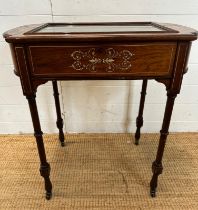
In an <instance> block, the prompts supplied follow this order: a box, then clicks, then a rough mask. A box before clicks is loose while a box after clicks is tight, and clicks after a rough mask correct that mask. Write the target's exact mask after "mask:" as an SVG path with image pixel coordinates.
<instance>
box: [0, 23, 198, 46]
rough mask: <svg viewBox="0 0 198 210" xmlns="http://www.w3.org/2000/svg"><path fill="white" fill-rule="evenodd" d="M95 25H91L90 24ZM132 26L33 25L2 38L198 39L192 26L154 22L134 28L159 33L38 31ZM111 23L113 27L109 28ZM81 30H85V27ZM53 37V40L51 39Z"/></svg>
mask: <svg viewBox="0 0 198 210" xmlns="http://www.w3.org/2000/svg"><path fill="white" fill-rule="evenodd" d="M91 24H92V25H91ZM94 24H95V26H103V27H105V26H121V27H124V26H131V25H130V24H133V22H126V23H124V22H113V23H103V22H102V23H98V22H97V23H45V24H31V25H25V26H21V27H17V28H14V29H12V30H9V31H6V32H5V33H4V34H3V36H4V38H5V40H6V41H7V42H12V43H14V42H15V43H20V42H23V43H24V42H28V41H31V42H34V41H35V42H38V41H44V42H47V41H53V40H54V41H57V40H58V41H60V42H61V41H72V40H73V41H75V42H77V41H79V42H80V41H87V42H89V41H97V42H98V41H105V40H107V41H109V39H112V38H113V39H114V41H119V40H120V39H123V40H127V41H129V40H131V41H138V40H144V41H146V40H148V41H149V40H158V41H159V40H164V39H165V38H164V36H165V35H166V40H191V41H192V40H196V37H197V31H196V30H194V29H191V28H189V27H185V26H180V25H177V24H170V23H155V22H134V24H135V25H138V24H140V26H141V24H145V25H146V24H147V25H148V24H150V26H153V27H155V28H158V29H161V30H160V31H134V32H132V31H131V32H130V31H124V30H123V31H118V32H116V31H114V32H91V31H89V32H80V31H79V32H76V33H75V32H73V33H71V32H69V33H66V32H58V33H57V32H51V33H50V32H39V31H41V30H42V29H43V28H46V27H48V26H60V25H67V26H83V27H85V26H90V25H91V26H93V25H94ZM110 24H112V25H110ZM83 27H82V28H83ZM52 35H53V37H52Z"/></svg>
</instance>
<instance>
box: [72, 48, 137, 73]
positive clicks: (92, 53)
mask: <svg viewBox="0 0 198 210" xmlns="http://www.w3.org/2000/svg"><path fill="white" fill-rule="evenodd" d="M104 52H105V53H104V54H102V55H101V57H100V56H98V55H97V54H99V53H97V50H96V49H95V48H91V49H90V50H88V51H84V52H83V51H81V50H76V51H74V52H73V53H72V54H71V57H72V58H73V59H74V62H73V64H72V67H73V68H74V69H75V70H77V71H83V70H89V71H91V72H97V67H98V65H99V64H102V65H103V67H104V69H105V71H107V72H114V71H116V70H121V71H124V70H128V69H130V68H131V58H132V56H134V54H133V53H132V52H130V51H129V50H121V51H117V50H115V49H113V48H107V49H105V51H104Z"/></svg>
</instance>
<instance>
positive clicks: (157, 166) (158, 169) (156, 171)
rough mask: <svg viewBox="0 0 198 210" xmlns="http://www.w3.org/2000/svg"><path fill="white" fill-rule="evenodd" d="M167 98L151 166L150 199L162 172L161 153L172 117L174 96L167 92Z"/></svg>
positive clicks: (153, 194)
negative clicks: (156, 148) (154, 156)
mask: <svg viewBox="0 0 198 210" xmlns="http://www.w3.org/2000/svg"><path fill="white" fill-rule="evenodd" d="M167 96H168V98H167V102H166V109H165V113H164V119H163V124H162V129H161V131H160V140H159V145H158V150H157V155H156V159H155V161H154V162H153V164H152V171H153V177H152V179H151V182H150V194H151V196H152V197H155V194H156V188H157V181H158V176H159V175H160V174H161V173H162V171H163V166H162V157H163V153H164V147H165V144H166V139H167V136H168V129H169V125H170V119H171V115H172V110H173V106H174V101H175V98H176V94H172V93H169V92H168V94H167Z"/></svg>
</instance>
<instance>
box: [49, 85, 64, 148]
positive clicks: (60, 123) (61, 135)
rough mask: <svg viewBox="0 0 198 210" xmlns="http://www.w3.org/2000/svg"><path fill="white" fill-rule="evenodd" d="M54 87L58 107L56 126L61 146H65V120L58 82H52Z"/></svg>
mask: <svg viewBox="0 0 198 210" xmlns="http://www.w3.org/2000/svg"><path fill="white" fill-rule="evenodd" d="M52 85H53V91H54V99H55V105H56V114H57V121H56V125H57V128H58V129H59V140H60V143H61V146H64V145H65V143H64V139H65V137H64V133H63V119H62V117H61V110H60V101H59V93H58V86H57V81H52Z"/></svg>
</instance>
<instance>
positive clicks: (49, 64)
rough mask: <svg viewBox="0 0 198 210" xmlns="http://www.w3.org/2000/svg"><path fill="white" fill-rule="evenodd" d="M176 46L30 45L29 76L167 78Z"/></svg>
mask: <svg viewBox="0 0 198 210" xmlns="http://www.w3.org/2000/svg"><path fill="white" fill-rule="evenodd" d="M176 47H177V43H176V42H169V43H167V42H166V43H155V42H154V43H137V44H132V45H128V44H124V45H118V44H115V45H80V46H77V45H76V46H66V45H65V46H64V45H41V46H38V45H30V46H29V47H28V57H29V62H30V64H31V73H32V75H33V76H39V77H46V76H47V77H56V76H58V77H60V76H71V75H72V76H75V75H76V76H77V75H78V76H79V75H82V76H85V75H86V76H89V75H90V76H93V75H96V76H100V75H108V74H111V75H113V76H127V75H128V76H153V77H155V76H170V75H171V73H172V69H173V62H174V58H175V52H176Z"/></svg>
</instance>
